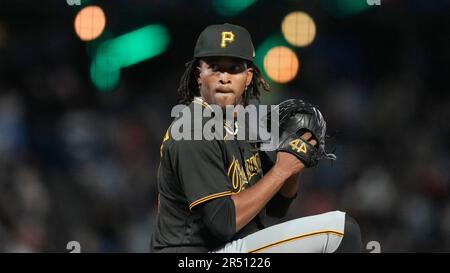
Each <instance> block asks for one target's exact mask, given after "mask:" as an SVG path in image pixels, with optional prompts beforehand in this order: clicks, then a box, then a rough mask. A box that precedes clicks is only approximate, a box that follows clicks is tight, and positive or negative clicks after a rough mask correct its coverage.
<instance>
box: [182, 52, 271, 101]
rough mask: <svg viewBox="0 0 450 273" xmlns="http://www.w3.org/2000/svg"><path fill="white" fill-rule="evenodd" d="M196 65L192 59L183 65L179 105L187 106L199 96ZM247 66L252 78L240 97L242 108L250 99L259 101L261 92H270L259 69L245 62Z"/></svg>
mask: <svg viewBox="0 0 450 273" xmlns="http://www.w3.org/2000/svg"><path fill="white" fill-rule="evenodd" d="M198 65H199V59H198V58H194V59H193V60H191V61H189V62H187V63H186V65H185V66H186V70H185V71H184V73H183V75H182V76H181V79H180V85H179V86H178V90H177V93H178V96H179V103H181V104H186V105H188V104H190V103H191V102H192V100H194V97H196V96H200V90H199V88H198V83H197V76H198V70H197V67H198ZM247 65H248V67H250V68H252V69H253V78H252V81H251V83H250V84H249V86H248V88H247V90H245V91H244V94H243V95H242V96H243V97H242V100H243V102H244V106H247V105H248V104H249V102H250V100H251V99H257V100H258V101H259V96H260V95H261V91H262V90H265V91H270V87H269V84H268V83H267V82H266V80H265V79H264V76H263V74H262V73H261V70H260V69H259V67H258V66H257V65H256V64H254V63H253V62H247Z"/></svg>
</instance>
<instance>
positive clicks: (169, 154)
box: [151, 101, 265, 251]
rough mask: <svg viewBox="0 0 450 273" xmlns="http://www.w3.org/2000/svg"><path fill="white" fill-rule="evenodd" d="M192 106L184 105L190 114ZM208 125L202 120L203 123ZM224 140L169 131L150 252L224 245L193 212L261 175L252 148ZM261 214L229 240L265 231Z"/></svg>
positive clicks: (237, 141) (257, 159)
mask: <svg viewBox="0 0 450 273" xmlns="http://www.w3.org/2000/svg"><path fill="white" fill-rule="evenodd" d="M195 103H198V102H196V101H194V102H193V103H191V104H190V105H189V106H188V107H189V108H190V109H192V111H193V108H194V105H195ZM207 120H208V119H207V118H203V124H204V123H205V122H206V121H207ZM172 125H173V123H172ZM172 125H171V126H172ZM191 130H192V131H193V130H194V128H192V129H191ZM227 138H228V137H227ZM227 138H225V139H214V140H174V139H173V137H172V136H171V133H170V128H169V130H168V131H167V133H166V134H165V136H164V139H163V143H162V145H161V162H160V165H159V169H158V190H159V204H158V216H157V223H156V225H155V231H154V234H153V237H152V242H151V245H152V250H154V251H155V250H158V249H163V248H165V247H180V248H183V247H185V248H186V249H187V250H188V251H208V250H211V249H213V248H216V247H218V246H220V245H222V244H224V243H225V242H223V241H221V240H220V238H217V237H215V236H213V235H212V234H211V233H210V232H209V231H208V229H207V228H206V226H205V224H204V223H203V221H202V218H201V215H200V213H199V211H198V210H197V209H196V208H198V206H200V205H201V204H204V203H205V202H208V201H210V200H213V199H216V198H224V197H225V198H229V197H230V196H231V195H232V194H236V193H239V192H241V191H243V190H245V189H246V188H249V187H251V186H252V185H254V184H255V183H256V182H257V181H258V180H260V179H261V178H262V175H263V173H262V169H261V162H260V158H259V153H258V151H257V150H256V149H255V148H254V146H253V145H252V144H250V143H249V142H247V141H244V140H236V139H235V138H233V137H231V138H228V139H227ZM264 215H265V211H264V210H263V211H261V213H260V214H259V215H257V216H256V217H255V218H254V219H253V220H252V221H251V222H249V223H248V224H247V225H246V226H245V227H244V228H242V229H241V230H240V231H239V232H238V233H236V234H235V235H234V237H233V239H232V240H235V239H238V238H242V237H245V236H246V235H248V234H251V233H253V232H255V231H258V230H260V229H262V228H264V226H263V218H264Z"/></svg>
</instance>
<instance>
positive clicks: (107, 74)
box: [87, 25, 170, 91]
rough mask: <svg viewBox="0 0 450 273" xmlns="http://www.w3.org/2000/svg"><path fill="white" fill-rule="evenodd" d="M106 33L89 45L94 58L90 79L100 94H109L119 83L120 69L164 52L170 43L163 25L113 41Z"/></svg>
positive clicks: (90, 53)
mask: <svg viewBox="0 0 450 273" xmlns="http://www.w3.org/2000/svg"><path fill="white" fill-rule="evenodd" d="M109 37H110V34H109V33H107V34H105V35H104V36H102V37H101V39H99V41H97V42H90V43H89V44H88V46H87V50H88V54H89V55H91V56H92V55H94V57H93V61H92V63H91V67H90V75H91V80H92V82H93V83H94V85H95V86H96V87H97V88H98V89H99V90H100V91H110V90H112V89H113V88H114V87H116V86H117V84H118V83H119V78H120V69H121V68H123V67H128V66H131V65H134V64H136V63H139V62H142V61H145V60H147V59H150V58H153V57H155V56H157V55H159V54H161V53H163V52H164V51H165V50H166V49H167V46H168V44H169V41H170V36H169V32H168V31H167V29H166V28H165V27H164V26H161V25H150V26H146V27H143V28H140V29H137V30H134V31H132V32H129V33H126V34H124V35H121V36H119V37H117V38H114V39H109V40H107V38H109Z"/></svg>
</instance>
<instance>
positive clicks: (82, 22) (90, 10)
mask: <svg viewBox="0 0 450 273" xmlns="http://www.w3.org/2000/svg"><path fill="white" fill-rule="evenodd" d="M105 24H106V18H105V13H104V12H103V10H102V9H101V8H100V7H98V6H88V7H85V8H83V9H82V10H80V11H79V12H78V14H77V16H76V17H75V32H76V33H77V35H78V37H80V39H81V40H83V41H91V40H94V39H95V38H97V37H98V36H100V34H102V32H103V29H104V28H105Z"/></svg>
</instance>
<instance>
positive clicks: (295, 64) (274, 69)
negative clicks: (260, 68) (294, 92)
mask: <svg viewBox="0 0 450 273" xmlns="http://www.w3.org/2000/svg"><path fill="white" fill-rule="evenodd" d="M298 69H299V60H298V58H297V55H296V54H295V52H294V51H292V49H290V48H288V47H285V46H276V47H273V48H272V49H270V50H269V52H267V54H266V56H265V57H264V70H265V71H266V73H267V75H268V76H269V78H270V79H271V80H273V81H274V82H278V83H287V82H289V81H291V80H292V79H294V78H295V76H296V75H297V72H298Z"/></svg>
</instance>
